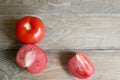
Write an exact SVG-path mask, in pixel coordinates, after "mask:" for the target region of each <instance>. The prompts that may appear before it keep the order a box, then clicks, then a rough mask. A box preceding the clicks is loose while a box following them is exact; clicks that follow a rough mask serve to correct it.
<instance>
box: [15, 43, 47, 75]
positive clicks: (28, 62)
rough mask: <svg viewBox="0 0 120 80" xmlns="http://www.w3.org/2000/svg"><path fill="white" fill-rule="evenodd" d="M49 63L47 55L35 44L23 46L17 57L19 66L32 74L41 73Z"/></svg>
mask: <svg viewBox="0 0 120 80" xmlns="http://www.w3.org/2000/svg"><path fill="white" fill-rule="evenodd" d="M47 61H48V59H47V55H46V53H45V52H44V51H43V50H42V49H41V48H39V47H37V46H35V45H33V44H26V45H24V46H22V47H21V48H20V49H19V50H18V52H17V55H16V62H17V64H18V65H19V66H20V67H22V68H24V69H26V70H28V71H29V72H30V73H32V74H37V73H40V72H41V71H42V70H43V69H44V68H45V66H46V64H47Z"/></svg>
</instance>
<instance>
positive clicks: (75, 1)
mask: <svg viewBox="0 0 120 80" xmlns="http://www.w3.org/2000/svg"><path fill="white" fill-rule="evenodd" d="M119 4H120V1H119V0H116V1H114V0H14V1H13V0H0V14H3V15H5V14H8V15H9V14H13V15H14V14H34V13H36V14H37V13H41V14H60V15H62V14H63V15H64V14H67V15H69V14H74V15H77V14H79V15H81V16H91V15H95V16H120V6H119Z"/></svg>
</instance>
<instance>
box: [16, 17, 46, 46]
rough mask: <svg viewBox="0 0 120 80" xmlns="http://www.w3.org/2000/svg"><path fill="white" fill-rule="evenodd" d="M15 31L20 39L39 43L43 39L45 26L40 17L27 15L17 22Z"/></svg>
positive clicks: (25, 41)
mask: <svg viewBox="0 0 120 80" xmlns="http://www.w3.org/2000/svg"><path fill="white" fill-rule="evenodd" d="M15 33H16V37H17V39H18V40H19V41H21V42H23V43H28V44H31V43H37V42H38V41H40V40H41V39H42V37H43V36H44V33H45V28H44V24H43V22H42V21H41V20H40V19H39V18H37V17H32V16H26V17H23V18H22V19H20V20H19V21H18V22H17V24H16V29H15Z"/></svg>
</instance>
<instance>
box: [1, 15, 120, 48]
mask: <svg viewBox="0 0 120 80" xmlns="http://www.w3.org/2000/svg"><path fill="white" fill-rule="evenodd" d="M23 16H25V15H21V16H20V15H15V16H0V34H1V36H0V48H2V49H13V48H17V49H18V48H19V47H20V46H21V44H20V43H19V42H18V41H17V40H16V38H15V33H14V28H15V24H16V21H17V20H18V19H19V18H21V17H23ZM36 16H38V17H40V18H41V19H42V20H43V22H44V24H45V28H46V34H45V37H44V38H43V40H42V41H40V42H39V43H38V44H37V45H38V46H40V47H42V48H43V49H120V33H119V32H120V28H119V27H120V17H81V16H61V15H59V16H50V15H48V16H46V15H36Z"/></svg>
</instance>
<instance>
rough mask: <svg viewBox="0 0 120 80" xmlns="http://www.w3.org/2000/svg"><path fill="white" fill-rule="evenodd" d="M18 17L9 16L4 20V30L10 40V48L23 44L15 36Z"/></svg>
mask: <svg viewBox="0 0 120 80" xmlns="http://www.w3.org/2000/svg"><path fill="white" fill-rule="evenodd" d="M16 22H17V19H16V18H15V17H9V18H8V19H5V20H4V21H3V27H2V32H3V34H5V36H6V37H8V38H7V39H8V40H7V41H8V42H9V45H8V47H9V49H13V48H18V47H20V46H21V43H20V42H19V41H18V40H17V39H16V37H15V24H16ZM16 46H17V47H16Z"/></svg>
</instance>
